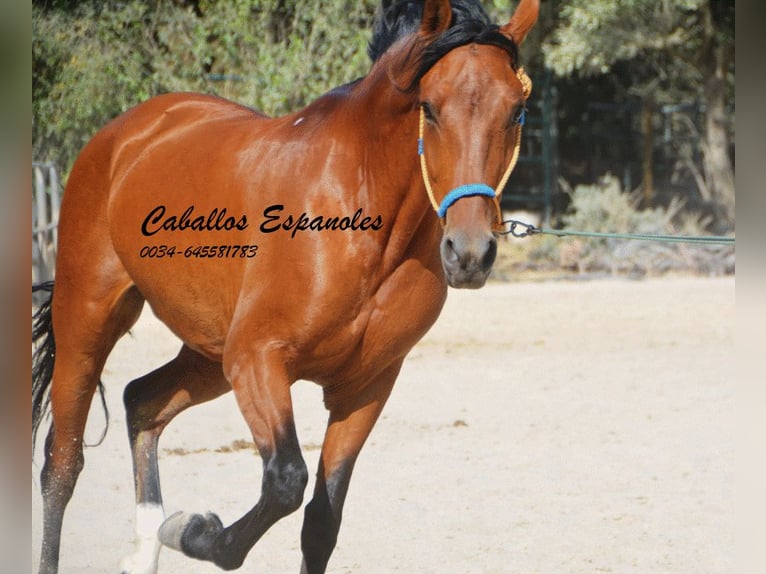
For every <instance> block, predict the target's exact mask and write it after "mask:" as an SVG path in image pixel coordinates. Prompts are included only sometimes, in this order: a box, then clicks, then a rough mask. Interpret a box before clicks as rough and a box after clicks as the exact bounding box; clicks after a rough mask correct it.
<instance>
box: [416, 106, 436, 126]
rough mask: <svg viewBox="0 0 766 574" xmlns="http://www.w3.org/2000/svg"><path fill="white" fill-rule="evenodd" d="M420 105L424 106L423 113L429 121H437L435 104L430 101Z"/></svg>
mask: <svg viewBox="0 0 766 574" xmlns="http://www.w3.org/2000/svg"><path fill="white" fill-rule="evenodd" d="M420 106H421V107H422V108H423V114H424V115H425V116H426V119H427V120H428V121H429V122H435V121H436V114H435V113H434V108H433V106H431V104H430V103H429V102H422V103H421V104H420Z"/></svg>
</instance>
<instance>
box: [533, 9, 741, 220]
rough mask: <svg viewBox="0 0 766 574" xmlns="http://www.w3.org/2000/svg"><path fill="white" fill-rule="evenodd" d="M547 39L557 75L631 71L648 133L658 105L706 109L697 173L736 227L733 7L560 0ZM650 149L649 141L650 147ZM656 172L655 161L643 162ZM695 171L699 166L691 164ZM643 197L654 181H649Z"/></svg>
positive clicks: (700, 186)
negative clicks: (692, 102)
mask: <svg viewBox="0 0 766 574" xmlns="http://www.w3.org/2000/svg"><path fill="white" fill-rule="evenodd" d="M559 15H560V16H559V21H558V23H557V25H556V27H555V28H554V29H553V31H552V32H551V33H550V34H549V35H548V37H547V38H546V40H545V42H544V44H543V52H544V56H545V61H546V64H547V65H548V66H550V67H551V68H552V69H553V70H554V71H555V72H556V73H557V74H558V75H560V76H572V75H579V76H581V77H589V76H598V75H604V74H607V73H610V72H613V71H614V70H615V69H616V68H617V67H618V66H619V68H620V69H621V70H626V69H627V70H630V75H629V76H628V77H627V78H625V80H626V81H628V82H629V86H627V87H626V90H627V91H628V92H629V93H632V94H634V95H636V96H638V97H640V98H641V100H642V101H643V102H644V110H645V111H644V125H645V128H644V133H645V135H646V137H647V138H648V137H649V136H650V134H651V129H650V126H651V111H652V110H653V109H655V107H656V106H657V105H658V104H669V103H677V102H679V101H684V100H688V99H689V98H693V99H696V100H698V101H700V102H701V103H702V106H703V108H704V110H705V116H706V120H705V128H704V134H703V137H702V144H701V148H702V152H703V158H704V162H703V163H704V173H703V174H699V173H698V174H696V175H697V176H698V177H697V181H698V189H699V192H700V194H701V195H702V196H703V198H704V199H706V200H709V201H710V202H712V203H714V204H715V206H716V208H717V211H718V216H719V221H720V222H721V223H722V224H723V225H725V226H729V227H731V226H733V224H734V176H733V167H732V161H731V157H730V134H731V133H733V125H734V117H733V113H732V114H728V113H727V108H728V106H727V101H731V100H732V99H733V98H732V96H733V86H734V74H733V62H734V3H733V2H728V1H726V0H664V1H662V2H658V1H656V0H563V1H562V2H561V4H560V10H559ZM647 145H649V146H651V142H647ZM645 166H646V167H645V169H648V171H649V173H651V164H648V163H645ZM691 168H692V169H694V166H693V165H691ZM644 185H645V190H644V191H645V192H647V193H649V194H650V192H651V181H650V180H649V181H647V177H646V176H645V178H644Z"/></svg>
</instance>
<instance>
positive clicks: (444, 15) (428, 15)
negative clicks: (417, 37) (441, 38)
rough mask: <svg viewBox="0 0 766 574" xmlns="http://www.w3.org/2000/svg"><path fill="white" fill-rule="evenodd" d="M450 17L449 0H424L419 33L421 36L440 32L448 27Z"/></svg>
mask: <svg viewBox="0 0 766 574" xmlns="http://www.w3.org/2000/svg"><path fill="white" fill-rule="evenodd" d="M451 19H452V8H451V7H450V0H426V1H425V5H424V6H423V18H422V19H421V20H420V33H421V34H422V35H423V36H431V35H433V34H440V33H442V32H444V31H445V30H446V29H447V28H449V25H450V20H451Z"/></svg>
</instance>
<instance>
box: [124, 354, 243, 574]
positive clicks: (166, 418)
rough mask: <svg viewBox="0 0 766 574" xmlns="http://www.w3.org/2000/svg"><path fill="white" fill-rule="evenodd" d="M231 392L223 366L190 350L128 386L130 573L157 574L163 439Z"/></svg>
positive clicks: (126, 572) (126, 565)
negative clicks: (195, 410)
mask: <svg viewBox="0 0 766 574" xmlns="http://www.w3.org/2000/svg"><path fill="white" fill-rule="evenodd" d="M230 390H231V387H230V386H229V383H228V382H227V381H226V378H225V377H224V376H223V370H222V368H221V364H220V363H216V362H213V361H210V360H209V359H206V358H205V357H203V356H202V355H200V354H198V353H196V352H194V351H192V350H191V349H189V348H188V347H186V346H184V347H183V348H182V349H181V351H180V352H179V353H178V356H177V357H175V358H174V359H173V360H172V361H170V362H169V363H167V364H166V365H164V366H162V367H160V368H159V369H157V370H155V371H153V372H151V373H149V374H148V375H146V376H144V377H141V378H140V379H136V380H135V381H133V382H131V383H130V384H129V385H128V386H127V387H126V389H125V394H124V401H125V409H126V416H127V424H128V437H129V439H130V449H131V454H132V455H133V471H134V478H135V486H136V551H135V553H134V554H133V555H131V556H128V557H126V558H125V560H123V563H122V572H123V573H124V574H154V573H155V572H156V571H157V559H158V557H159V551H160V542H159V539H158V538H157V530H158V529H159V527H160V525H161V524H162V522H163V521H164V520H165V512H164V510H163V508H162V494H161V490H160V475H159V466H158V464H157V443H158V441H159V438H160V434H162V431H163V430H164V429H165V427H166V426H167V425H168V423H169V422H170V421H171V420H172V419H173V418H174V417H175V416H176V415H177V414H179V413H180V412H182V411H183V410H185V409H187V408H188V407H190V406H192V405H195V404H199V403H203V402H205V401H209V400H212V399H214V398H216V397H218V396H220V395H222V394H224V393H225V392H227V391H230Z"/></svg>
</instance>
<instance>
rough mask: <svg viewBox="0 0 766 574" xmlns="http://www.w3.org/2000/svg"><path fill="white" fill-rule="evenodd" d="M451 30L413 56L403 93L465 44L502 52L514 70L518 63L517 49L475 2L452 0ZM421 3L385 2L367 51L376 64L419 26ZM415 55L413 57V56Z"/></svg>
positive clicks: (399, 0)
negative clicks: (413, 66) (409, 79)
mask: <svg viewBox="0 0 766 574" xmlns="http://www.w3.org/2000/svg"><path fill="white" fill-rule="evenodd" d="M450 4H451V6H452V20H451V22H450V27H449V28H448V29H447V30H446V31H445V32H443V33H442V34H440V35H439V36H438V37H437V38H436V39H435V40H433V41H432V42H430V43H428V44H427V45H426V46H425V48H424V49H423V50H422V51H421V52H420V53H418V54H417V55H416V58H417V59H416V61H415V63H414V65H415V68H416V69H415V71H414V74H413V75H412V76H410V77H411V81H409V82H408V85H407V86H404V89H405V90H408V91H409V90H413V89H415V88H416V87H417V85H418V83H419V82H420V79H421V78H422V77H423V76H424V75H425V74H427V73H428V71H429V70H430V69H431V68H432V67H433V65H434V64H436V62H438V61H439V60H440V59H441V58H442V57H444V56H445V55H446V54H448V53H449V52H451V51H452V50H454V49H455V48H458V47H460V46H465V45H467V44H486V45H492V46H497V47H499V48H502V49H503V50H505V51H506V52H507V53H508V55H509V57H510V65H511V66H513V67H514V68H515V67H516V64H517V62H518V46H517V45H516V44H515V43H514V42H513V40H511V39H510V38H509V37H507V36H506V35H504V34H502V33H501V32H500V31H499V26H497V25H496V24H493V23H492V21H491V20H490V18H489V16H488V15H487V13H486V11H485V10H484V8H483V6H482V5H481V4H480V3H479V2H478V0H452V1H451V2H450ZM422 14H423V2H422V0H421V1H415V0H394V1H393V2H386V1H385V0H384V2H383V4H382V5H381V8H380V10H379V11H378V14H377V15H376V18H375V24H374V27H373V36H372V40H370V43H369V45H368V48H367V53H368V54H369V56H370V58H371V59H372V60H373V61H375V60H377V59H378V58H380V56H382V55H383V53H385V51H386V50H387V49H388V48H390V47H391V45H392V44H394V43H395V42H396V41H397V40H399V39H400V38H403V37H404V36H408V35H410V34H413V33H415V32H416V31H417V30H418V28H419V27H420V20H421V17H422ZM413 55H415V54H413Z"/></svg>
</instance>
